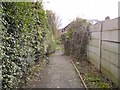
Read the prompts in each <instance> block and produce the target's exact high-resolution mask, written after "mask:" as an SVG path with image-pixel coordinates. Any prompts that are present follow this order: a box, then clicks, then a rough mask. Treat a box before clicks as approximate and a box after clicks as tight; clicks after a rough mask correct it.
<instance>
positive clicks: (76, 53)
mask: <svg viewBox="0 0 120 90" xmlns="http://www.w3.org/2000/svg"><path fill="white" fill-rule="evenodd" d="M88 25H89V23H88V22H87V21H86V20H84V19H81V18H77V19H76V20H74V21H73V22H71V23H70V26H69V28H68V29H67V30H66V32H65V33H64V34H63V35H62V36H61V37H62V43H63V44H64V48H65V53H66V54H68V55H72V56H73V57H75V58H76V59H77V60H80V59H84V57H85V56H86V47H87V39H88Z"/></svg>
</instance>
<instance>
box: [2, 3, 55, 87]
mask: <svg viewBox="0 0 120 90" xmlns="http://www.w3.org/2000/svg"><path fill="white" fill-rule="evenodd" d="M0 7H1V10H0V17H1V18H0V19H1V23H0V27H1V31H0V36H1V39H0V60H1V61H2V88H6V89H7V88H17V87H20V83H21V80H25V78H26V77H27V75H29V73H30V72H29V71H30V70H29V69H30V67H31V66H32V65H34V64H35V63H36V62H38V61H39V60H40V59H41V58H44V56H45V45H46V44H49V42H47V43H45V40H46V38H47V37H46V36H47V34H48V35H49V28H47V22H46V19H47V18H46V15H45V10H44V9H43V7H42V2H35V3H33V2H1V3H0ZM50 34H51V33H50ZM51 42H53V40H52V39H51V41H50V43H51ZM24 83H25V82H24Z"/></svg>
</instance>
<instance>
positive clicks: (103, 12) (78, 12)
mask: <svg viewBox="0 0 120 90" xmlns="http://www.w3.org/2000/svg"><path fill="white" fill-rule="evenodd" d="M119 1H120V0H43V2H44V8H45V9H48V10H52V11H53V12H55V13H56V15H57V16H59V17H60V18H61V19H62V25H61V28H63V27H65V26H66V25H67V24H68V23H69V22H70V21H72V20H74V19H75V18H76V17H80V18H84V19H89V20H91V19H97V20H104V19H105V17H106V16H110V18H111V19H113V18H116V17H118V2H119Z"/></svg>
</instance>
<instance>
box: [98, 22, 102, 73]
mask: <svg viewBox="0 0 120 90" xmlns="http://www.w3.org/2000/svg"><path fill="white" fill-rule="evenodd" d="M102 31H103V21H102V22H101V30H100V38H99V66H98V69H99V71H100V72H101V57H102V56H101V54H102Z"/></svg>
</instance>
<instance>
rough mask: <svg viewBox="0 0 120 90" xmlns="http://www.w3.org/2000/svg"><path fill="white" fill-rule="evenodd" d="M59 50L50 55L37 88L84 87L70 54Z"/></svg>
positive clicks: (36, 83) (36, 84) (37, 82)
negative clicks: (65, 54) (64, 53)
mask: <svg viewBox="0 0 120 90" xmlns="http://www.w3.org/2000/svg"><path fill="white" fill-rule="evenodd" d="M62 54H63V52H61V51H57V52H55V54H54V55H52V56H51V57H49V60H50V62H49V64H48V66H47V67H45V69H44V70H42V71H41V73H40V74H39V77H40V78H39V80H38V81H36V82H35V85H34V87H35V88H83V85H82V83H81V81H80V79H79V77H78V75H77V73H76V71H75V69H74V67H73V65H72V63H71V62H70V58H69V57H68V56H64V55H62Z"/></svg>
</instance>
